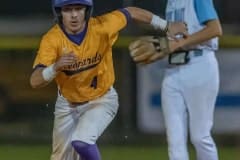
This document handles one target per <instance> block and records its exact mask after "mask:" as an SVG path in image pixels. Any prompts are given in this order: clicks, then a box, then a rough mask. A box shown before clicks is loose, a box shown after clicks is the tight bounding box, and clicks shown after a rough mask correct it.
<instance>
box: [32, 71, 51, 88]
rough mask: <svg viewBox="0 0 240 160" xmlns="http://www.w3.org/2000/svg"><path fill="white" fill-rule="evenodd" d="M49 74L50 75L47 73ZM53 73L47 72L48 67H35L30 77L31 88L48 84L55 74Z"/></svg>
mask: <svg viewBox="0 0 240 160" xmlns="http://www.w3.org/2000/svg"><path fill="white" fill-rule="evenodd" d="M49 74H50V75H49ZM51 74H55V73H51V70H50V73H49V68H48V67H47V68H38V69H36V70H35V71H34V72H33V73H32V75H31V78H30V84H31V86H32V88H41V87H44V86H46V85H47V84H49V82H51V81H52V79H53V78H54V77H55V75H51Z"/></svg>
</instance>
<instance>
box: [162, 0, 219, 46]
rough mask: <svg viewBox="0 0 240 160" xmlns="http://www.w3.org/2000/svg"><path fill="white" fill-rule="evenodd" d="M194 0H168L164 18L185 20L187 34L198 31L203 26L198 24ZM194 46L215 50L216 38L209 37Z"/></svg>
mask: <svg viewBox="0 0 240 160" xmlns="http://www.w3.org/2000/svg"><path fill="white" fill-rule="evenodd" d="M194 1H196V0H168V3H167V7H166V19H167V20H168V21H177V22H185V23H186V24H187V27H188V33H189V34H193V33H195V32H198V31H200V30H202V29H203V28H204V27H205V26H203V25H202V24H200V22H199V20H198V17H197V12H196V8H195V7H196V6H194V5H195V4H194ZM195 48H196V49H208V50H217V48H218V39H217V38H214V39H211V40H209V41H207V42H205V43H202V44H200V45H197V46H195Z"/></svg>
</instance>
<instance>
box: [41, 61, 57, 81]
mask: <svg viewBox="0 0 240 160" xmlns="http://www.w3.org/2000/svg"><path fill="white" fill-rule="evenodd" d="M53 67H54V64H52V65H50V66H48V67H46V68H44V69H43V71H42V76H43V79H44V80H45V81H51V80H53V79H54V78H55V77H56V75H57V72H56V71H55V70H54V68H53Z"/></svg>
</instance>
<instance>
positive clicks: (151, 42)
mask: <svg viewBox="0 0 240 160" xmlns="http://www.w3.org/2000/svg"><path fill="white" fill-rule="evenodd" d="M129 50H130V55H131V56H132V58H133V60H134V61H135V62H136V63H141V64H148V63H151V62H154V61H156V60H158V59H163V58H164V57H165V56H166V55H168V54H169V53H170V50H169V40H168V38H167V37H157V36H143V37H140V38H139V39H137V40H135V41H133V42H132V43H131V44H130V45H129Z"/></svg>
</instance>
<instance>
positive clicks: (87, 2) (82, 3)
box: [55, 0, 92, 7]
mask: <svg viewBox="0 0 240 160" xmlns="http://www.w3.org/2000/svg"><path fill="white" fill-rule="evenodd" d="M72 4H80V5H85V6H92V4H91V3H89V1H85V0H82V1H81V2H79V0H70V1H63V2H62V3H59V4H57V5H55V7H63V6H66V5H72Z"/></svg>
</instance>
